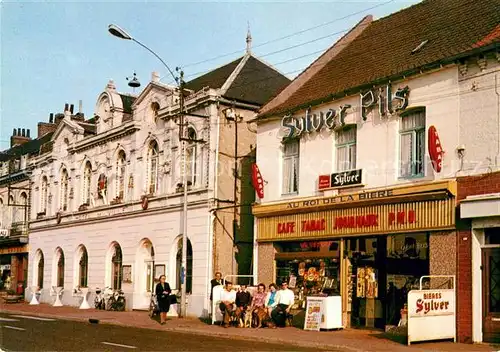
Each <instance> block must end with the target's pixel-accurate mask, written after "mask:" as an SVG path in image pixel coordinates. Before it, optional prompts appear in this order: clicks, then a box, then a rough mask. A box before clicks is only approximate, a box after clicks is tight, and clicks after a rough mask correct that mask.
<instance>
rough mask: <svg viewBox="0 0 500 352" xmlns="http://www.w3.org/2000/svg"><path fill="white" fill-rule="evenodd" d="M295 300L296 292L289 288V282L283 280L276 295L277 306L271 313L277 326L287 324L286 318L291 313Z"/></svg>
mask: <svg viewBox="0 0 500 352" xmlns="http://www.w3.org/2000/svg"><path fill="white" fill-rule="evenodd" d="M294 302H295V294H294V293H293V291H292V290H290V289H289V288H288V283H287V282H286V281H283V282H282V283H281V290H279V291H278V293H277V295H276V304H277V305H276V308H274V310H273V311H272V313H271V318H272V319H273V321H274V323H275V324H276V326H281V327H285V326H286V318H287V315H288V314H290V309H291V308H292V306H293V303H294Z"/></svg>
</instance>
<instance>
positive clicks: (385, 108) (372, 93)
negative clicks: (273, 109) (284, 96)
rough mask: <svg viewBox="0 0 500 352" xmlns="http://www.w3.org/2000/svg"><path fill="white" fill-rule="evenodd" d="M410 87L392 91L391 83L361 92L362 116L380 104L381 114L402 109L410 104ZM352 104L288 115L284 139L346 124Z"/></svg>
mask: <svg viewBox="0 0 500 352" xmlns="http://www.w3.org/2000/svg"><path fill="white" fill-rule="evenodd" d="M409 92H410V89H409V88H408V86H406V87H404V88H398V90H396V92H394V93H392V87H391V85H390V84H388V85H386V86H385V87H383V88H379V89H375V90H369V91H368V92H365V93H361V94H360V99H359V100H360V101H359V108H360V109H361V117H362V118H363V121H366V119H367V118H368V116H367V114H368V112H369V111H370V110H371V109H373V107H375V106H376V105H378V108H379V113H380V115H381V116H385V115H386V114H392V113H393V112H395V111H401V110H404V109H406V107H407V106H408V94H409ZM351 108H352V106H351V105H350V104H344V105H341V106H339V108H338V109H328V110H327V111H320V112H318V113H314V114H313V113H312V112H311V109H310V108H309V109H307V110H306V112H305V116H301V117H299V116H292V115H286V116H284V117H283V118H282V120H281V126H282V127H283V128H284V129H285V131H286V132H285V133H286V135H285V137H284V139H285V140H286V139H289V138H294V137H300V136H301V135H302V134H303V133H311V132H320V131H321V130H323V129H329V130H333V129H335V128H338V127H342V126H344V125H345V118H346V115H347V113H348V111H349V109H351Z"/></svg>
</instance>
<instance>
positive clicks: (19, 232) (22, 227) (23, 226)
mask: <svg viewBox="0 0 500 352" xmlns="http://www.w3.org/2000/svg"><path fill="white" fill-rule="evenodd" d="M27 235H28V223H27V222H24V221H19V222H13V223H12V225H11V226H10V237H17V236H27Z"/></svg>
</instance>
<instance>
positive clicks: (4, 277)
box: [0, 245, 29, 295]
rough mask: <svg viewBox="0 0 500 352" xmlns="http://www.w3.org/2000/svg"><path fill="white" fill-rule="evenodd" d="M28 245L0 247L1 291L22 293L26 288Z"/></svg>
mask: <svg viewBox="0 0 500 352" xmlns="http://www.w3.org/2000/svg"><path fill="white" fill-rule="evenodd" d="M28 251H29V250H28V246H27V245H19V246H5V247H4V246H2V247H0V291H6V292H12V291H14V292H15V293H16V294H19V295H22V294H24V290H25V289H26V283H27V270H28Z"/></svg>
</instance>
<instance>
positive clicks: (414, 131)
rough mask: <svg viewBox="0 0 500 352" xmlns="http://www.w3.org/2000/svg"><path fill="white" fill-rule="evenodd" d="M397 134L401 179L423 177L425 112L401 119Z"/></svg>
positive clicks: (414, 113)
mask: <svg viewBox="0 0 500 352" xmlns="http://www.w3.org/2000/svg"><path fill="white" fill-rule="evenodd" d="M400 124H401V129H400V132H399V146H400V171H399V175H400V176H401V177H418V176H424V155H425V110H420V111H417V112H413V113H410V114H408V115H404V116H402V117H401V122H400Z"/></svg>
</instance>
